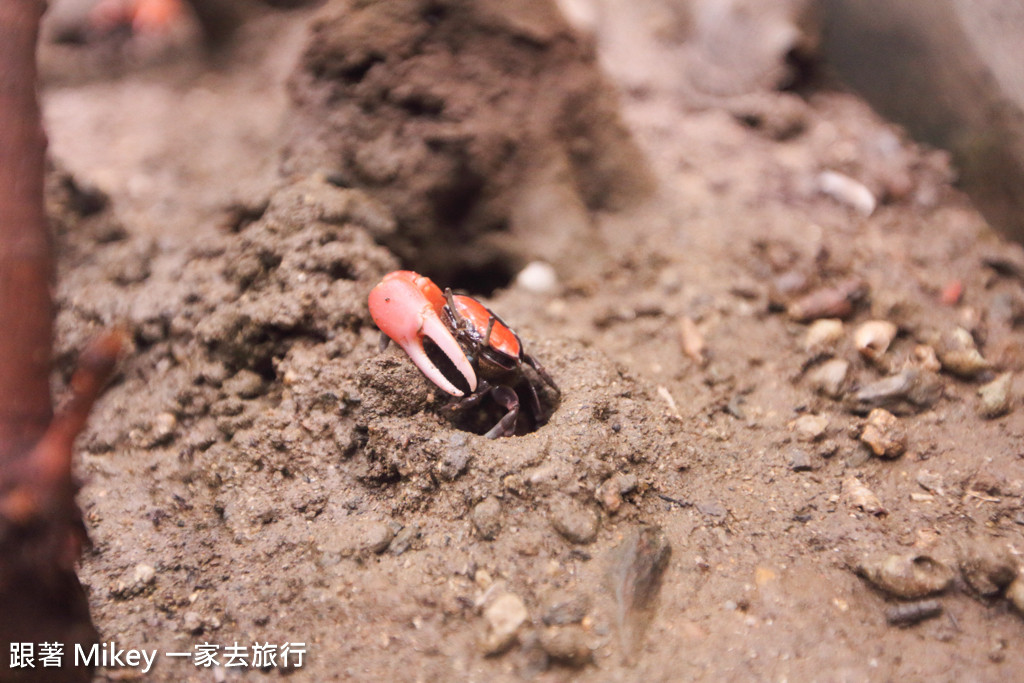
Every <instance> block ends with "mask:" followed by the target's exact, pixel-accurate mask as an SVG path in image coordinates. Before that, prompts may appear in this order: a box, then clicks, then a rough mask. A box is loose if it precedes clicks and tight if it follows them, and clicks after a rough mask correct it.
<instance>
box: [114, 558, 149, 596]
mask: <svg viewBox="0 0 1024 683" xmlns="http://www.w3.org/2000/svg"><path fill="white" fill-rule="evenodd" d="M155 581H156V569H155V568H154V567H153V566H152V565H149V564H146V563H144V562H143V563H139V564H137V565H135V567H134V568H133V569H132V575H131V577H130V578H124V579H122V580H120V581H118V582H117V586H116V587H115V588H114V589H113V590H112V591H111V593H112V594H113V595H114V597H116V598H120V599H122V600H127V599H128V598H133V597H135V596H136V595H141V594H142V593H144V592H145V591H146V589H147V588H149V587H150V586H152V585H153V583H154V582H155Z"/></svg>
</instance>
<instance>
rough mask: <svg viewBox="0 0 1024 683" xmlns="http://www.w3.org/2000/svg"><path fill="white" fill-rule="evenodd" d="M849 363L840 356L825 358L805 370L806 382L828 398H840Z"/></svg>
mask: <svg viewBox="0 0 1024 683" xmlns="http://www.w3.org/2000/svg"><path fill="white" fill-rule="evenodd" d="M849 371H850V363H849V362H848V361H845V360H843V359H842V358H833V359H831V360H827V361H825V362H824V363H822V364H821V365H819V366H817V367H815V368H812V369H811V370H809V371H808V372H807V383H808V385H810V387H811V389H813V390H814V391H816V392H818V393H820V394H822V395H824V396H828V397H829V398H841V397H842V395H843V393H844V388H845V386H846V376H847V374H848V373H849Z"/></svg>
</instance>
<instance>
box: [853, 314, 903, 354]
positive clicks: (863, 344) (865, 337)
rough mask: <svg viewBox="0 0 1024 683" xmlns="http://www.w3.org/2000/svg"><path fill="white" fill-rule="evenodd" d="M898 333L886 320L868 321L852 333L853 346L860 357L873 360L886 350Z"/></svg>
mask: <svg viewBox="0 0 1024 683" xmlns="http://www.w3.org/2000/svg"><path fill="white" fill-rule="evenodd" d="M898 331H899V330H898V328H897V327H896V325H895V324H894V323H891V322H889V321H888V320H869V321H867V322H866V323H863V324H861V325H860V326H859V327H858V328H857V330H856V331H855V332H854V333H853V345H854V346H855V347H856V348H857V352H858V353H860V355H862V356H864V357H865V358H867V359H869V360H875V359H877V358H880V357H881V356H882V354H884V353H885V352H886V351H887V350H888V348H889V344H891V343H892V340H893V339H894V338H895V337H896V333H897V332H898Z"/></svg>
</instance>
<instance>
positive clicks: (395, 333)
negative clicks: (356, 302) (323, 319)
mask: <svg viewBox="0 0 1024 683" xmlns="http://www.w3.org/2000/svg"><path fill="white" fill-rule="evenodd" d="M444 304H445V299H444V294H442V293H441V290H440V289H439V288H438V286H437V285H435V284H434V283H433V282H432V281H431V280H430V278H427V277H423V276H422V275H419V274H417V273H414V272H412V271H410V270H396V271H394V272H393V273H388V274H387V275H385V276H384V279H383V280H381V281H380V283H379V284H378V285H377V286H376V287H374V288H373V289H372V290H370V297H369V306H370V316H371V317H372V318H373V322H375V323H376V324H377V327H379V328H380V331H381V332H383V333H384V334H386V335H387V336H388V337H390V338H391V339H392V340H394V341H395V343H397V344H398V345H399V346H401V347H402V348H403V349H404V350H405V352H406V353H407V354H409V358H410V360H412V362H413V363H415V365H416V367H417V368H419V369H420V372H422V373H423V374H424V375H425V376H426V377H427V379H429V380H430V381H431V382H433V383H434V384H436V385H437V386H439V387H440V388H441V389H443V390H444V391H446V392H447V393H449V394H451V395H452V396H463V395H465V392H463V391H462V390H461V389H459V388H458V387H456V386H455V385H454V384H452V382H451V381H450V380H449V379H448V378H447V377H445V375H444V373H443V372H441V370H440V369H439V368H438V367H437V366H436V365H435V364H434V362H433V361H432V360H431V359H430V357H429V356H428V355H427V351H426V349H424V348H423V338H424V337H428V338H430V340H431V341H433V342H434V344H436V345H437V348H438V349H440V350H441V352H442V353H444V355H445V356H447V357H448V360H450V361H451V363H452V365H453V366H455V369H456V370H458V372H459V374H461V375H462V376H463V377H464V378H465V380H466V383H467V384H468V385H469V390H470V392H472V391H476V372H475V371H474V370H473V366H472V365H471V364H470V362H469V359H467V358H466V353H465V352H464V351H463V350H462V347H461V346H459V343H458V342H457V341H456V340H455V337H454V336H452V333H451V332H449V331H448V328H447V327H445V324H444V322H442V321H441V318H440V311H441V310H442V309H443V307H444Z"/></svg>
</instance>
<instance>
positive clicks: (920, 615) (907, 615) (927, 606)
mask: <svg viewBox="0 0 1024 683" xmlns="http://www.w3.org/2000/svg"><path fill="white" fill-rule="evenodd" d="M940 614H942V605H940V604H939V601H938V600H918V601H917V602H908V603H906V604H903V605H894V606H892V607H890V608H889V609H887V610H885V621H886V622H887V623H888V624H889V625H890V626H913V625H914V624H919V623H921V622H922V621H925V620H926V619H933V618H935V617H937V616H939V615H940Z"/></svg>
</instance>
